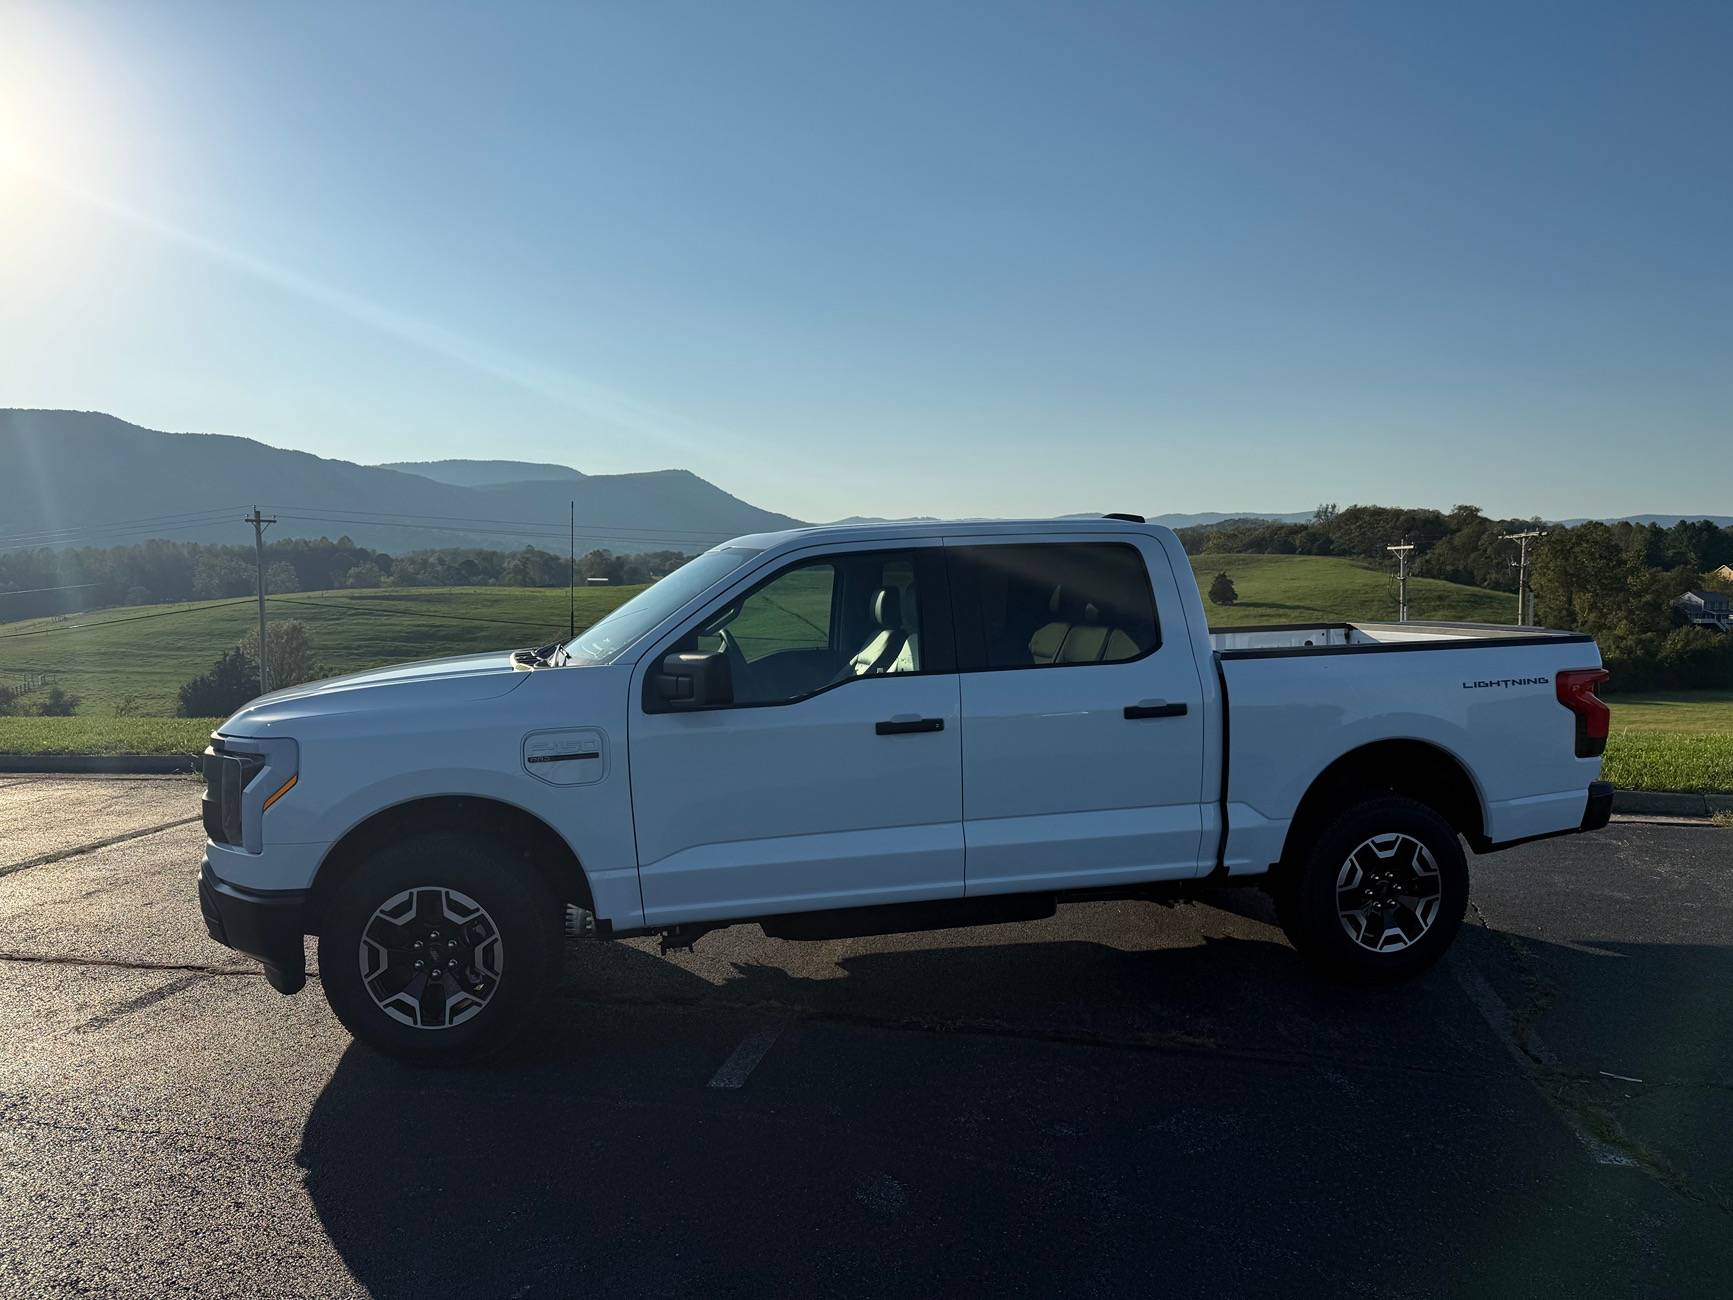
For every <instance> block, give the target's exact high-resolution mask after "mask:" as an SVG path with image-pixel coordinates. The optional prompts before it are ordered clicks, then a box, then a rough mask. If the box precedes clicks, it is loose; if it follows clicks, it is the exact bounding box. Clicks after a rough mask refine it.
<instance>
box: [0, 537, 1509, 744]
mask: <svg viewBox="0 0 1733 1300" xmlns="http://www.w3.org/2000/svg"><path fill="white" fill-rule="evenodd" d="M1193 566H1194V568H1195V569H1196V571H1197V573H1198V576H1199V578H1200V580H1201V581H1203V582H1204V583H1205V585H1206V586H1207V584H1208V581H1209V579H1210V578H1211V577H1212V576H1213V575H1214V574H1215V573H1216V572H1218V571H1223V570H1225V571H1226V572H1227V573H1228V574H1229V575H1230V576H1231V577H1232V578H1233V580H1234V584H1235V586H1236V587H1237V588H1238V590H1239V595H1240V600H1239V603H1238V604H1236V605H1232V606H1220V605H1208V606H1207V608H1208V611H1209V617H1210V621H1211V622H1212V623H1214V624H1216V625H1218V626H1231V625H1236V624H1246V623H1296V622H1312V621H1320V620H1329V619H1383V618H1393V617H1395V612H1396V592H1395V583H1394V582H1393V581H1391V579H1390V578H1389V576H1388V575H1387V574H1384V573H1382V572H1380V571H1378V570H1376V569H1372V568H1368V567H1365V566H1363V565H1360V564H1357V563H1355V562H1354V561H1352V560H1345V559H1337V558H1329V557H1319V556H1300V555H1210V556H1199V557H1196V558H1195V559H1194V560H1193ZM637 590H639V588H636V587H610V588H594V587H592V588H585V589H580V590H579V591H578V593H577V622H578V626H579V627H580V628H582V627H586V626H588V625H589V624H590V623H593V622H594V621H595V620H596V619H598V618H600V617H601V616H602V615H603V614H605V613H606V612H607V611H608V610H610V609H612V608H614V606H615V605H617V604H619V603H620V601H622V600H624V599H625V598H626V597H627V596H629V595H631V594H632V593H633V592H636V591H637ZM1409 603H1410V613H1411V614H1412V616H1413V617H1415V618H1433V619H1462V620H1470V621H1478V622H1503V621H1508V619H1509V618H1510V614H1511V607H1512V606H1513V605H1514V604H1515V597H1513V596H1507V595H1505V594H1503V593H1501V592H1494V591H1484V590H1482V589H1480V588H1477V587H1463V586H1458V585H1456V584H1454V583H1448V582H1438V581H1435V580H1431V579H1415V580H1414V581H1413V582H1412V584H1411V586H1410V598H1409ZM269 604H270V614H271V617H272V618H273V619H284V618H296V619H300V620H301V621H302V622H304V623H305V624H306V625H307V630H308V634H309V636H310V637H311V639H312V642H313V646H314V650H315V652H316V655H317V657H318V660H319V662H320V664H321V665H322V666H323V667H324V668H325V669H326V671H327V672H330V673H340V672H350V671H353V670H355V669H358V668H368V667H372V666H374V665H377V664H385V663H394V662H401V661H405V660H410V659H427V658H432V657H435V656H438V655H449V654H465V653H470V652H473V651H480V650H494V649H500V648H504V647H510V646H524V645H535V644H539V643H541V642H545V641H550V640H553V639H554V638H555V637H556V636H559V635H561V634H563V633H564V631H565V628H566V593H565V592H564V591H563V590H559V589H547V588H524V587H441V588H427V587H404V588H381V589H371V590H365V591H326V592H308V593H300V594H296V595H289V596H272V597H271V598H270V601H269ZM255 618H256V614H255V611H254V605H253V602H252V601H251V600H250V599H240V600H221V601H205V602H201V603H196V604H188V605H147V606H139V607H136V608H129V609H108V610H101V611H98V612H96V613H92V614H79V615H73V616H71V617H67V618H61V619H37V620H32V621H29V622H21V623H11V624H0V683H13V682H17V681H19V680H20V679H22V678H24V677H26V676H27V675H31V674H38V675H47V676H48V677H50V678H51V679H52V680H53V681H54V682H55V683H56V684H58V685H60V686H63V687H65V688H66V689H67V690H68V691H70V692H72V693H73V694H75V695H77V696H79V697H80V699H81V700H82V703H81V705H80V708H79V712H80V713H84V714H96V715H111V714H112V713H113V711H114V707H115V705H116V704H117V703H118V702H119V701H121V700H122V699H124V698H126V697H127V696H134V697H136V698H137V701H138V705H139V711H140V712H141V713H143V714H145V715H151V716H166V715H169V714H172V713H173V712H174V707H175V698H176V697H175V693H176V691H177V690H178V689H179V687H180V685H181V683H182V682H184V681H186V680H187V679H188V678H189V677H192V676H194V675H196V674H197V673H200V672H203V671H204V670H205V669H206V668H208V667H209V666H210V665H211V663H212V661H214V660H215V659H216V658H217V656H218V655H219V654H221V653H222V652H223V651H224V650H226V649H227V648H228V647H230V646H232V645H234V644H235V643H236V642H237V641H239V640H240V638H241V636H242V635H243V634H244V633H245V632H246V631H247V629H248V628H250V627H252V626H253V625H254V620H255Z"/></svg>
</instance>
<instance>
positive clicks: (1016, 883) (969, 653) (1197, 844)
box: [946, 533, 1204, 896]
mask: <svg viewBox="0 0 1733 1300" xmlns="http://www.w3.org/2000/svg"><path fill="white" fill-rule="evenodd" d="M946 554H947V557H948V560H949V571H950V576H951V589H952V595H953V598H954V599H955V601H956V608H957V656H958V667H959V669H960V670H961V680H962V699H963V807H964V821H963V834H964V841H965V845H966V854H965V856H966V869H965V879H966V882H967V884H966V890H965V892H966V893H967V894H969V895H971V896H973V895H977V894H995V893H1016V892H1020V891H1028V890H1043V889H1082V888H1089V887H1093V886H1099V885H1113V884H1121V883H1126V882H1131V881H1142V880H1163V879H1173V878H1180V877H1189V876H1194V875H1196V874H1198V871H1199V867H1200V853H1201V844H1202V840H1203V827H1204V818H1203V809H1202V807H1201V805H1200V799H1201V797H1202V793H1203V789H1204V781H1203V754H1204V744H1203V726H1204V718H1203V707H1202V704H1203V686H1202V682H1201V679H1200V678H1199V675H1198V665H1197V663H1196V662H1195V659H1194V655H1193V651H1192V645H1191V639H1190V636H1189V634H1188V632H1187V625H1186V622H1185V615H1184V612H1183V610H1182V608H1181V604H1180V601H1179V598H1178V591H1177V588H1176V586H1175V578H1174V575H1173V573H1172V571H1171V567H1170V565H1169V563H1168V560H1167V556H1166V554H1165V552H1163V551H1162V550H1161V548H1160V546H1159V544H1157V543H1156V542H1155V541H1154V540H1153V539H1146V538H1142V537H1139V536H1137V535H1135V534H1127V535H1125V536H1123V537H1118V536H1115V537H1112V538H1111V539H1109V538H1104V537H1103V536H1102V534H1100V533H1095V534H1093V535H1081V536H1080V535H1076V534H1073V535H1069V536H1068V535H1066V534H1063V533H1054V534H1045V535H1041V536H1038V537H1032V536H1029V535H1027V534H1024V535H1021V536H1007V537H1005V538H1004V540H1003V541H999V540H996V539H992V538H981V537H969V538H962V537H957V538H951V539H949V544H948V546H947V549H946ZM1186 577H1187V580H1189V579H1190V575H1189V574H1188V575H1186ZM1152 579H1153V582H1152Z"/></svg>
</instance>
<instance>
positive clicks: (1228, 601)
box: [1209, 573, 1240, 605]
mask: <svg viewBox="0 0 1733 1300" xmlns="http://www.w3.org/2000/svg"><path fill="white" fill-rule="evenodd" d="M1209 598H1210V603H1211V604H1215V605H1232V604H1233V603H1234V602H1235V601H1237V600H1239V598H1240V593H1239V592H1237V591H1235V590H1234V580H1233V579H1232V578H1230V577H1228V575H1227V574H1225V573H1218V574H1216V576H1215V580H1214V581H1213V582H1211V583H1210V585H1209Z"/></svg>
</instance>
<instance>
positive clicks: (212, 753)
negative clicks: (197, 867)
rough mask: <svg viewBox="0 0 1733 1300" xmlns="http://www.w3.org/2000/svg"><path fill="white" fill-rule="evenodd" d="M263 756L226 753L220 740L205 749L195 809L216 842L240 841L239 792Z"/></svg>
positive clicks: (260, 765)
mask: <svg viewBox="0 0 1733 1300" xmlns="http://www.w3.org/2000/svg"><path fill="white" fill-rule="evenodd" d="M264 765H265V760H264V759H263V758H261V757H260V756H259V755H257V754H230V753H227V752H225V746H224V745H223V742H222V741H220V740H213V741H212V742H211V747H210V748H209V749H207V750H205V755H204V776H205V796H204V800H203V801H202V803H201V804H200V807H199V812H200V814H201V816H202V818H203V821H204V824H205V834H206V835H208V836H209V837H210V838H211V840H212V842H213V843H216V844H240V843H241V842H242V831H241V793H242V791H244V790H245V789H246V788H247V783H248V782H249V781H251V780H252V779H253V778H254V777H255V776H257V775H258V773H259V769H260V768H262V767H263V766H264Z"/></svg>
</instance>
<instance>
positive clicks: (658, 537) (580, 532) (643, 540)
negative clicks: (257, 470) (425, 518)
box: [277, 513, 721, 550]
mask: <svg viewBox="0 0 1733 1300" xmlns="http://www.w3.org/2000/svg"><path fill="white" fill-rule="evenodd" d="M277 518H278V519H283V520H294V521H296V522H300V523H320V524H349V525H355V524H365V525H369V526H371V527H376V528H413V529H418V530H422V531H426V532H435V533H466V534H473V535H476V536H493V537H518V538H524V539H526V540H534V541H543V542H558V541H561V540H563V539H562V538H561V537H560V532H561V531H562V530H560V529H558V528H547V529H538V528H453V527H450V526H448V525H445V524H411V523H401V522H395V523H394V522H390V521H385V520H372V519H335V518H332V517H330V516H328V515H307V514H293V513H282V514H279V515H278V516H277ZM572 535H574V536H582V537H583V538H585V540H587V541H622V542H635V543H639V544H642V545H658V544H665V545H666V546H667V547H668V549H670V550H680V549H681V548H683V547H691V546H695V545H699V544H701V543H700V542H698V541H694V540H693V539H691V538H684V537H676V536H674V535H672V534H661V533H659V534H655V535H653V536H647V537H628V536H624V535H622V534H621V533H619V532H616V531H614V530H613V529H604V528H601V527H592V528H583V529H575V530H573V534H572ZM718 536H721V535H720V534H718Z"/></svg>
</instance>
